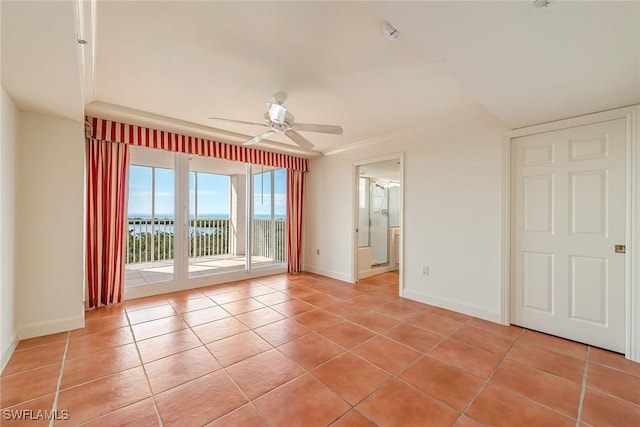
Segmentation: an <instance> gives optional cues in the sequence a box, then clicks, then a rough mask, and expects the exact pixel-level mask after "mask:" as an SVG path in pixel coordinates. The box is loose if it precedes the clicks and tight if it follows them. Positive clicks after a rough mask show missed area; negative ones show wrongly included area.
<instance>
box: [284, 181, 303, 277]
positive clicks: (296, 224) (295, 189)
mask: <svg viewBox="0 0 640 427" xmlns="http://www.w3.org/2000/svg"><path fill="white" fill-rule="evenodd" d="M303 196H304V172H302V171H299V170H292V169H288V170H287V272H289V273H297V272H300V271H302V260H301V254H302V199H303Z"/></svg>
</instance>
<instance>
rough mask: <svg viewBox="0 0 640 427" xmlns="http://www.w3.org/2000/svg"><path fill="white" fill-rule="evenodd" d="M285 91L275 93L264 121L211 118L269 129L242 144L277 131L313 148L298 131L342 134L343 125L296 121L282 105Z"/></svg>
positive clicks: (303, 146)
mask: <svg viewBox="0 0 640 427" xmlns="http://www.w3.org/2000/svg"><path fill="white" fill-rule="evenodd" d="M286 97H287V96H286V95H285V94H284V93H276V94H275V95H273V102H269V103H267V112H266V113H264V123H256V122H246V121H244V120H233V119H225V118H222V117H209V119H211V120H224V121H227V122H233V123H242V124H245V125H256V126H264V127H268V128H269V129H268V130H266V131H265V132H262V133H261V134H260V135H257V136H254V137H253V138H251V139H250V140H248V141H245V142H244V143H243V144H242V145H254V144H257V143H258V142H260V141H262V140H263V139H265V138H268V137H270V136H271V135H273V134H275V133H278V132H280V133H284V135H285V136H286V137H287V138H289V139H290V140H292V141H293V142H295V143H296V144H297V145H298V146H300V147H302V148H313V144H312V143H311V141H309V140H308V139H307V138H305V137H304V136H302V135H300V133H298V131H302V132H319V133H330V134H333V135H341V134H342V127H340V126H336V125H317V124H313V123H296V122H295V119H294V117H293V115H292V114H291V113H290V112H288V111H287V109H286V107H285V106H284V105H282V104H283V103H284V100H285V99H286Z"/></svg>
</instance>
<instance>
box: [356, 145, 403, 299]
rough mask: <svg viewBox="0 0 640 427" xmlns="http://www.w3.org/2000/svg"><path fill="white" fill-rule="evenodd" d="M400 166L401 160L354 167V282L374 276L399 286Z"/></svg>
mask: <svg viewBox="0 0 640 427" xmlns="http://www.w3.org/2000/svg"><path fill="white" fill-rule="evenodd" d="M401 166H402V159H401V157H392V158H388V159H384V160H379V161H371V162H364V163H360V164H357V165H356V174H357V185H356V193H357V194H356V197H355V200H356V203H357V209H356V210H355V215H356V221H355V224H356V245H355V261H356V262H355V266H356V269H355V270H356V271H355V274H354V275H355V279H356V281H359V280H361V279H365V278H369V277H374V276H375V277H384V278H385V280H387V281H388V280H389V279H390V278H392V279H394V280H395V281H396V284H397V285H398V287H399V285H400V283H401V278H400V273H401V263H402V262H401V258H402V256H401V255H402V254H401V252H402V245H401V236H402V228H401V222H402V221H401V220H402V179H401V175H402V174H401V169H402V168H401ZM382 275H384V276H382Z"/></svg>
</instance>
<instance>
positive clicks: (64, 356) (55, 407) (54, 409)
mask: <svg viewBox="0 0 640 427" xmlns="http://www.w3.org/2000/svg"><path fill="white" fill-rule="evenodd" d="M70 340H71V331H67V342H66V343H65V346H64V353H62V362H61V363H60V375H59V376H58V384H57V385H56V395H55V397H54V398H53V407H52V408H51V413H52V414H54V415H53V417H51V419H50V420H49V427H53V426H54V424H55V422H56V418H57V417H58V398H59V397H60V387H61V386H62V374H64V364H65V362H66V360H67V351H68V350H69V341H70Z"/></svg>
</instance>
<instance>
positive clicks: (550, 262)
mask: <svg viewBox="0 0 640 427" xmlns="http://www.w3.org/2000/svg"><path fill="white" fill-rule="evenodd" d="M625 129H626V128H625V121H624V120H623V119H620V120H611V121H607V122H602V123H597V124H592V125H587V126H580V127H575V128H568V129H563V130H557V131H553V132H546V133H540V134H536V135H530V136H524V137H519V138H516V139H514V140H513V141H512V143H513V145H512V153H513V157H512V177H513V181H512V233H511V235H512V245H511V247H512V254H511V257H512V258H511V260H512V261H511V266H512V268H511V278H512V279H511V313H512V314H511V323H513V324H516V325H519V326H523V327H526V328H530V329H535V330H538V331H542V332H546V333H549V334H553V335H557V336H561V337H564V338H568V339H572V340H575V341H579V342H583V343H587V344H591V345H595V346H598V347H602V348H606V349H610V350H614V351H618V352H624V347H625V254H624V253H616V250H615V245H624V244H625V239H626V207H625V206H626V205H625V197H626V195H625V180H626V178H625V164H626V162H625V158H626V154H625V151H626V136H625Z"/></svg>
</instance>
